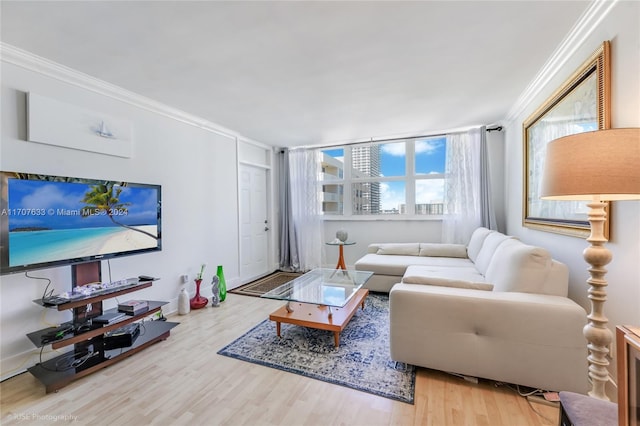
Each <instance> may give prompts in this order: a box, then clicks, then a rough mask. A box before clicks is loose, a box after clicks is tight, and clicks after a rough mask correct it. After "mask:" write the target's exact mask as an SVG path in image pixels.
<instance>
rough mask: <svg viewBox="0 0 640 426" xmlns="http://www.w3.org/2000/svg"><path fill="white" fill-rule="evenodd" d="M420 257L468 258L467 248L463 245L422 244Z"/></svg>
mask: <svg viewBox="0 0 640 426" xmlns="http://www.w3.org/2000/svg"><path fill="white" fill-rule="evenodd" d="M420 256H430V257H462V258H466V257H467V248H466V247H465V246H464V245H462V244H439V243H420Z"/></svg>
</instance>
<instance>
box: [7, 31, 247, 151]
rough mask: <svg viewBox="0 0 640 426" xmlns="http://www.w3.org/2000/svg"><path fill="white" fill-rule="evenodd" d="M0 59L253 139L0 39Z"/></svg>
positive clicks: (179, 118)
mask: <svg viewBox="0 0 640 426" xmlns="http://www.w3.org/2000/svg"><path fill="white" fill-rule="evenodd" d="M0 60H1V61H3V62H7V63H10V64H13V65H16V66H19V67H21V68H25V69H27V70H29V71H33V72H36V73H38V74H42V75H45V76H47V77H50V78H53V79H56V80H59V81H62V82H65V83H68V84H71V85H73V86H76V87H80V88H83V89H86V90H89V91H91V92H94V93H97V94H100V95H103V96H107V97H109V98H112V99H115V100H118V101H121V102H125V103H127V104H129V105H132V106H135V107H138V108H141V109H144V110H147V111H150V112H153V113H155V114H158V115H162V116H164V117H167V118H170V119H173V120H176V121H180V122H182V123H185V124H188V125H190V126H194V127H198V128H200V129H203V130H206V131H209V132H212V133H216V134H219V135H221V136H226V137H230V138H233V139H242V140H244V141H251V142H255V141H252V140H251V139H248V138H246V137H244V136H242V135H240V134H239V133H238V132H234V131H233V130H230V129H227V128H226V127H223V126H220V125H218V124H216V123H213V122H211V121H209V120H206V119H204V118H201V117H198V116H195V115H193V114H189V113H187V112H184V111H182V110H179V109H177V108H173V107H170V106H168V105H165V104H163V103H161V102H157V101H154V100H153V99H149V98H147V97H144V96H142V95H139V94H137V93H134V92H131V91H128V90H126V89H123V88H122V87H119V86H116V85H114V84H111V83H108V82H106V81H104V80H100V79H98V78H95V77H92V76H90V75H88V74H85V73H82V72H80V71H78V70H75V69H73V68H69V67H66V66H64V65H61V64H58V63H56V62H53V61H50V60H48V59H46V58H43V57H41V56H37V55H35V54H33V53H31V52H28V51H26V50H22V49H20V48H17V47H15V46H12V45H10V44H7V43H4V42H0ZM256 143H257V142H256Z"/></svg>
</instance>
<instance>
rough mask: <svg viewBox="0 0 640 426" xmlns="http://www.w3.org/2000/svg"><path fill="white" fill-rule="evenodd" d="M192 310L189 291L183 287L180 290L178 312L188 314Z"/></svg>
mask: <svg viewBox="0 0 640 426" xmlns="http://www.w3.org/2000/svg"><path fill="white" fill-rule="evenodd" d="M189 311H191V306H190V305H189V293H187V290H186V289H185V288H184V287H183V288H182V290H180V295H178V314H180V315H187V314H188V313H189Z"/></svg>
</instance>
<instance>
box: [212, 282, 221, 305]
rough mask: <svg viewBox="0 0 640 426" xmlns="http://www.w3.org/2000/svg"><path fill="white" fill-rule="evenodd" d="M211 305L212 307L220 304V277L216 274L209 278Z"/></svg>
mask: <svg viewBox="0 0 640 426" xmlns="http://www.w3.org/2000/svg"><path fill="white" fill-rule="evenodd" d="M211 306H212V307H214V308H217V307H218V306H220V278H218V276H217V275H214V276H213V278H211Z"/></svg>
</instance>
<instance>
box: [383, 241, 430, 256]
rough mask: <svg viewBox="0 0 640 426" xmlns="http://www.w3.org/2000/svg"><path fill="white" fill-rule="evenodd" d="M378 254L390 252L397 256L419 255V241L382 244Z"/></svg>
mask: <svg viewBox="0 0 640 426" xmlns="http://www.w3.org/2000/svg"><path fill="white" fill-rule="evenodd" d="M377 254H389V255H397V256H418V255H419V254H420V244H419V243H397V244H380V246H379V247H378V251H377Z"/></svg>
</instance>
